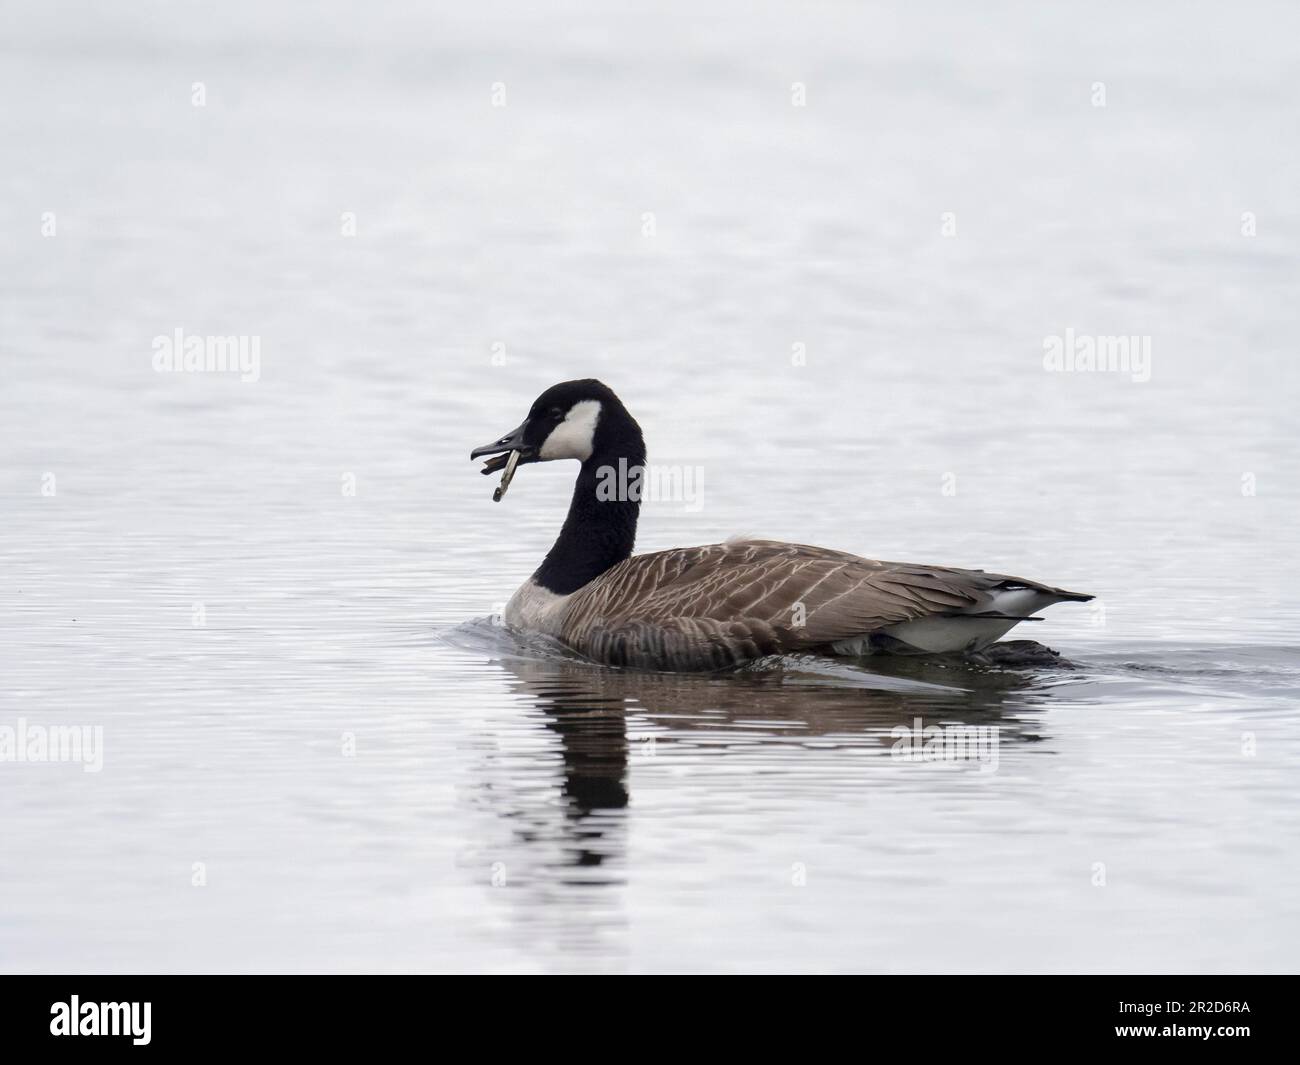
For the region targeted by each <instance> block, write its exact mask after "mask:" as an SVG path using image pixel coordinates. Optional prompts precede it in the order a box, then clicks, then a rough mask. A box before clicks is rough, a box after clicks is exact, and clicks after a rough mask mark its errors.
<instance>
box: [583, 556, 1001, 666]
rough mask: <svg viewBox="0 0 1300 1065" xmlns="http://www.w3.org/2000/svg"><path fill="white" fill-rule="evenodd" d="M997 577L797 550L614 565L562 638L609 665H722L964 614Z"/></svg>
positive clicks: (587, 596)
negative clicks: (948, 614) (906, 623)
mask: <svg viewBox="0 0 1300 1065" xmlns="http://www.w3.org/2000/svg"><path fill="white" fill-rule="evenodd" d="M997 579H998V578H996V577H993V576H992V575H985V574H982V573H978V572H976V571H966V570H945V569H941V568H937V567H924V566H909V565H903V564H897V563H888V562H876V561H873V560H871V559H865V558H859V557H858V556H856V555H849V554H845V553H843V552H838V551H827V550H825V549H822V548H814V547H806V546H804V545H800V544H785V543H775V542H772V541H761V540H759V541H754V540H751V541H740V542H728V543H725V544H712V545H709V546H707V547H697V548H686V549H682V550H678V551H662V552H657V553H655V554H650V555H640V556H636V557H634V558H631V559H628V560H627V561H626V562H623V563H620V565H619V566H617V567H615V568H614V569H613V570H611V571H610V572H609V573H608V574H607V575H606V577H605V578H603V579H602V580H601V581H599V582H597V587H594V588H592V589H591V591H590V593H586V592H584V593H579V596H580V600H579V602H577V603H575V609H574V610H573V612H572V613H571V614H570V619H569V624H568V628H569V629H570V631H569V632H568V633H566V636H567V637H569V638H570V640H571V642H574V643H575V644H579V645H585V646H586V647H588V648H589V649H591V650H593V651H594V652H595V656H596V657H598V658H600V659H601V660H603V661H607V662H613V663H616V664H627V665H637V664H642V663H643V662H648V661H651V660H655V661H664V660H665V659H667V660H669V661H672V662H673V665H674V668H718V667H720V666H723V665H727V664H730V663H731V662H732V661H742V660H744V659H747V658H753V657H756V656H758V655H763V654H772V653H779V652H783V651H790V650H798V649H802V648H808V647H814V646H819V645H823V644H828V643H833V642H835V641H837V640H844V639H849V638H852V637H855V636H861V635H863V634H864V633H868V632H871V631H873V630H876V629H879V628H883V627H885V626H888V625H892V624H896V623H898V622H901V621H908V620H911V619H914V618H919V617H926V616H928V615H931V614H939V613H946V612H951V611H960V610H965V609H969V608H970V607H972V606H975V605H976V604H978V603H979V602H980V601H981V599H982V597H983V587H982V586H987V585H988V584H991V583H992V582H993V581H996V580H997ZM690 659H698V660H699V662H698V663H697V664H694V665H692V664H691V663H690V662H689V661H688V660H690Z"/></svg>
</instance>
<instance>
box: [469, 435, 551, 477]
mask: <svg viewBox="0 0 1300 1065" xmlns="http://www.w3.org/2000/svg"><path fill="white" fill-rule="evenodd" d="M527 428H528V423H527V422H524V424H523V425H521V426H519V428H518V429H512V430H511V431H510V432H508V433H506V435H505V436H503V437H502V438H501V439H500V440H493V441H492V443H490V444H484V445H483V446H482V447H476V448H475V449H474V450H473V451H471V452H470V453H469V457H470V461H471V462H472V461H473V460H474V459H479V458H482V457H483V456H484V455H493V456H495V458H490V459H488V460H487V462H485V463H484V464H483V469H482V470H480V471H479V472H480V473H496V472H497V471H498V470H503V469H505V468H506V463H507V462H508V461H510V452H512V451H518V452H519V462H520V463H521V464H522V463H525V462H532V461H533V460H534V459H535V458H536V455H535V453H534V451H533V449H532V448H531V447H529V446H528V445H527V444H525V443H524V430H525V429H527Z"/></svg>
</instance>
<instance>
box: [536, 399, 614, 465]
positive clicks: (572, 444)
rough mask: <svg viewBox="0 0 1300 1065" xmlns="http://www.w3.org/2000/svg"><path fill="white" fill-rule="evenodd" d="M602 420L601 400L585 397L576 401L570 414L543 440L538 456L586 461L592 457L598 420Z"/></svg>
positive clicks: (546, 458) (548, 459)
mask: <svg viewBox="0 0 1300 1065" xmlns="http://www.w3.org/2000/svg"><path fill="white" fill-rule="evenodd" d="M599 420H600V400H598V399H584V400H583V401H582V402H581V403H575V404H574V405H573V406H572V407H571V408H570V409H569V413H568V416H567V417H566V418H565V419H564V421H562V422H560V424H559V425H557V426H556V427H555V428H554V429H552V430H551V435H550V436H548V437H547V438H546V439H545V440H544V441H543V442H542V446H541V449H540V450H539V451H538V453H537V454H538V457H540V458H541V459H543V460H546V461H550V460H551V459H577V460H578V461H579V462H586V461H587V460H588V459H589V458H591V451H592V448H593V447H594V446H595V445H594V443H593V441H594V440H595V438H596V422H598V421H599Z"/></svg>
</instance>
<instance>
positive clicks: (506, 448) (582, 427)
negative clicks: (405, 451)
mask: <svg viewBox="0 0 1300 1065" xmlns="http://www.w3.org/2000/svg"><path fill="white" fill-rule="evenodd" d="M512 452H518V453H519V457H518V458H517V459H516V461H515V465H516V466H522V465H524V464H525V463H529V462H551V461H553V460H555V459H577V460H578V461H579V462H581V463H583V465H584V466H586V465H587V464H589V463H591V462H593V460H594V461H598V462H611V463H613V464H616V463H617V462H618V459H619V458H625V459H627V460H628V464H629V465H637V464H641V463H644V461H645V444H644V443H643V442H642V438H641V427H640V426H639V425H637V423H636V420H635V419H634V418H633V417H632V415H630V414H629V413H628V412H627V408H626V407H624V406H623V403H622V401H621V400H620V399H619V398H618V396H616V395H615V394H614V391H613V389H611V388H610V387H609V386H608V385H606V384H603V383H602V382H600V381H597V380H596V379H595V378H585V379H584V380H581V381H562V382H560V384H558V385H552V386H551V387H550V388H548V389H547V390H546V391H545V392H543V393H542V394H541V395H540V396H538V397H537V398H536V399H535V400H534V401H533V405H532V407H531V408H530V409H529V411H528V417H527V418H525V419H524V421H523V424H521V425H520V426H519V427H518V428H516V429H513V430H511V431H510V432H509V433H507V434H506V435H505V436H503V437H501V438H500V439H498V440H494V441H493V442H492V443H490V444H484V445H483V446H482V447H476V448H475V449H474V450H473V451H471V452H470V453H469V457H470V458H471V459H477V458H482V457H483V456H485V455H491V456H493V457H492V458H489V459H488V461H487V462H486V463H485V464H484V466H483V470H482V472H483V473H496V472H497V471H498V470H502V469H505V468H506V467H507V466H508V464H509V462H510V457H511V453H512ZM509 483H510V480H509V476H507V477H505V478H503V479H502V482H501V487H500V488H499V489H498V490H497V495H496V497H495V498H497V499H500V498H501V496H502V495H504V494H505V489H506V486H507V485H508V484H509Z"/></svg>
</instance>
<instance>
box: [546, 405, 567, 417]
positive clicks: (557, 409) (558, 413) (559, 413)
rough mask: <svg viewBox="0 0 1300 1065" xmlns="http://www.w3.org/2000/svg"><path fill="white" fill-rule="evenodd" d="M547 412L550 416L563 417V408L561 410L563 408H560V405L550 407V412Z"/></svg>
mask: <svg viewBox="0 0 1300 1065" xmlns="http://www.w3.org/2000/svg"><path fill="white" fill-rule="evenodd" d="M549 413H550V415H551V417H552V418H563V417H564V410H563V408H561V407H552V408H551V409H550V412H549Z"/></svg>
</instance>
